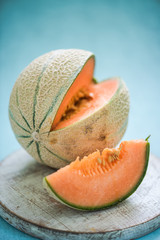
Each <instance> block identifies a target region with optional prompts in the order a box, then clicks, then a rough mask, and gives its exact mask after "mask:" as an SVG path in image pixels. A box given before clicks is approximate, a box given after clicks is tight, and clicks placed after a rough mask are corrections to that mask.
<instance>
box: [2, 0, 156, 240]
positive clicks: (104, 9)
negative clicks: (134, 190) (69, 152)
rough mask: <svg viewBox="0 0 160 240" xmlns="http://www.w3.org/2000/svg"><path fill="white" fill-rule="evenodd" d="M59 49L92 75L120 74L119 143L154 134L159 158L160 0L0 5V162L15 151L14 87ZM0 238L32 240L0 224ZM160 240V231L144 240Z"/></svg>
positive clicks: (38, 0)
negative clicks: (123, 95)
mask: <svg viewBox="0 0 160 240" xmlns="http://www.w3.org/2000/svg"><path fill="white" fill-rule="evenodd" d="M60 48H80V49H85V50H90V51H92V52H94V53H95V55H96V69H95V77H96V78H97V79H99V80H102V79H105V78H108V77H111V76H121V77H122V78H123V79H124V80H125V82H126V84H127V86H128V88H129V91H130V99H131V110H130V117H129V124H128V129H127V131H126V134H125V136H124V139H138V138H146V137H147V136H148V135H149V134H151V138H150V142H151V152H152V153H154V154H155V155H157V156H159V157H160V152H159V150H160V144H159V135H160V1H159V0H144V1H143V0H134V1H127V0H114V1H112V0H109V1H105V0H104V1H102V0H92V1H89V0H88V1H86V0H79V1H75V0H66V1H54V0H45V1H43V0H34V1H33V0H14V1H13V0H6V1H5V0H1V1H0V129H1V138H0V160H2V159H3V158H4V157H6V156H7V155H8V154H10V153H12V152H13V151H15V150H17V149H19V148H20V145H19V144H18V143H17V141H16V139H15V137H14V135H13V132H12V130H11V127H10V123H9V120H8V102H9V96H10V93H11V90H12V87H13V84H14V82H15V80H16V78H17V77H18V75H19V73H20V72H21V71H22V69H23V68H24V67H25V66H26V65H28V64H29V63H30V62H31V61H32V60H33V59H34V58H36V57H38V56H39V55H41V54H44V53H45V52H48V51H51V50H54V49H60ZM0 239H3V240H10V239H14V240H24V239H27V240H31V239H35V238H32V237H30V236H28V235H26V234H24V233H22V232H20V231H18V230H16V229H14V228H13V227H12V226H10V225H9V224H8V223H6V222H5V221H4V220H3V219H1V218H0ZM141 239H143V240H150V239H152V240H155V239H156V240H158V239H160V230H156V231H155V232H153V233H151V234H149V235H147V236H145V237H142V238H141Z"/></svg>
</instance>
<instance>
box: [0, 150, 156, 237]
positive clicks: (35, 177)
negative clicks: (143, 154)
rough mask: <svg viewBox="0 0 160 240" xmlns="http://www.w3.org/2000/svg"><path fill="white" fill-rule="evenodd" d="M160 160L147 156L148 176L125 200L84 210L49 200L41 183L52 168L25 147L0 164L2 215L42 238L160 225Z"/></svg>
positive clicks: (130, 232)
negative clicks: (41, 162) (38, 161)
mask: <svg viewBox="0 0 160 240" xmlns="http://www.w3.org/2000/svg"><path fill="white" fill-rule="evenodd" d="M159 169H160V160H159V159H158V158H156V157H155V156H153V155H151V156H150V162H149V167H148V170H147V174H146V177H145V179H144V181H143V182H142V184H141V185H140V187H139V188H138V190H137V191H136V192H135V193H134V194H133V195H132V196H131V197H129V198H128V199H127V200H125V201H123V202H122V203H120V204H118V205H117V206H114V207H111V208H109V209H106V210H101V211H96V212H83V211H77V210H74V209H70V208H68V207H67V206H64V205H61V204H60V203H58V202H56V201H55V200H53V199H52V198H51V197H50V196H49V195H48V193H47V192H46V190H45V189H43V186H42V179H43V177H44V176H46V175H48V174H50V173H52V172H53V169H51V168H48V167H46V166H43V165H40V164H38V163H36V162H35V161H34V160H33V159H32V158H31V157H30V156H29V155H28V154H27V153H26V152H25V151H24V150H19V151H18V152H15V153H13V154H12V155H10V156H9V157H7V158H6V159H5V160H4V161H2V162H1V164H0V215H1V216H2V217H3V218H4V219H5V220H6V221H7V222H8V223H10V224H11V225H13V226H14V227H16V228H18V229H19V230H21V231H23V232H25V233H28V234H30V235H32V236H35V237H38V238H40V239H47V240H50V239H56V240H59V239H65V240H66V239H69V240H73V239H75V240H80V239H81V240H82V239H83V240H85V239H92V240H94V239H96V240H98V239H100V240H102V239H119V240H120V239H123V240H125V239H133V238H138V237H141V236H144V235H145V234H148V233H150V232H152V231H154V230H155V229H157V228H158V227H160V188H159V186H160V171H159Z"/></svg>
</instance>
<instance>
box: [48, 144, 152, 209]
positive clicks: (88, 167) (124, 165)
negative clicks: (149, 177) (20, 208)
mask: <svg viewBox="0 0 160 240" xmlns="http://www.w3.org/2000/svg"><path fill="white" fill-rule="evenodd" d="M148 158H149V143H148V142H147V141H145V140H132V141H124V142H122V143H121V144H120V146H119V148H117V149H108V148H106V149H104V150H103V152H102V154H100V152H99V151H97V152H94V153H92V154H90V155H89V156H88V157H84V158H83V159H82V160H81V161H80V160H79V159H78V158H77V159H76V161H74V162H72V163H71V164H70V165H68V166H66V167H64V168H61V169H60V170H58V171H57V172H55V173H53V174H51V175H49V176H47V177H46V178H45V180H46V182H47V184H48V185H49V187H50V189H51V190H52V192H53V193H54V195H55V196H56V197H57V198H59V199H60V201H61V202H64V203H65V204H67V205H70V206H71V207H75V208H79V209H84V210H87V209H98V208H103V207H106V206H110V205H113V204H115V203H117V202H119V201H121V200H123V199H125V198H127V197H128V196H129V195H130V194H132V193H133V192H134V191H135V189H136V188H137V187H138V186H139V184H140V182H141V181H142V179H143V177H144V175H145V172H146V169H147V163H148Z"/></svg>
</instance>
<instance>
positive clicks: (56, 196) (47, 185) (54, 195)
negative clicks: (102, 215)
mask: <svg viewBox="0 0 160 240" xmlns="http://www.w3.org/2000/svg"><path fill="white" fill-rule="evenodd" d="M149 154H150V143H149V142H148V141H147V143H146V154H145V165H144V169H143V172H142V174H141V176H140V178H139V180H138V182H137V184H135V186H134V187H133V188H132V189H130V191H129V192H128V193H127V194H126V195H125V196H123V197H121V198H119V199H116V200H115V201H113V202H109V203H106V204H104V205H102V206H94V207H92V206H79V205H76V204H73V203H70V202H68V201H67V200H66V199H64V198H62V197H61V196H60V195H59V194H57V193H56V191H55V190H54V189H53V188H52V187H51V185H50V183H49V182H48V181H47V178H46V177H45V178H43V186H44V188H45V189H46V190H47V192H48V193H49V195H50V196H51V197H52V198H54V199H55V200H56V201H58V202H60V203H62V204H64V205H66V206H68V207H70V208H73V209H76V210H81V211H95V210H101V209H105V208H108V207H111V206H113V205H116V204H118V203H119V202H122V201H123V200H125V199H127V198H128V197H129V196H131V195H132V194H133V193H134V192H135V191H136V190H137V188H138V187H139V185H140V184H141V182H142V180H143V178H144V177H145V174H146V171H147V167H148V162H149ZM102 185H103V183H102Z"/></svg>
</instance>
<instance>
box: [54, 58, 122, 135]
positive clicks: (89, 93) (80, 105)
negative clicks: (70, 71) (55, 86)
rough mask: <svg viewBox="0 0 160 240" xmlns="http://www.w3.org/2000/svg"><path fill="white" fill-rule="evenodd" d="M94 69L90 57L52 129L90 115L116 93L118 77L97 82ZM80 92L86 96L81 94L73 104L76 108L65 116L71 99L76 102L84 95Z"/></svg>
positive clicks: (61, 106) (65, 99) (69, 92)
mask: <svg viewBox="0 0 160 240" xmlns="http://www.w3.org/2000/svg"><path fill="white" fill-rule="evenodd" d="M93 70H94V59H93V58H90V59H89V60H88V62H87V63H86V64H85V66H84V67H83V69H82V71H81V72H80V73H79V75H78V76H77V77H76V79H75V81H74V83H73V84H72V85H71V87H70V88H69V90H68V92H67V93H66V95H65V97H64V99H63V101H62V103H61V105H60V107H59V109H58V111H57V114H56V116H55V119H54V121H53V124H52V127H51V131H53V130H57V129H61V128H64V127H66V126H69V125H71V124H73V123H74V122H77V121H79V120H80V119H82V118H85V117H87V116H89V115H90V114H92V113H93V112H95V111H97V110H98V109H99V108H101V107H103V106H104V105H105V104H106V103H107V102H108V101H109V100H110V99H111V97H112V96H113V95H114V93H115V92H116V90H117V88H118V83H119V82H118V79H116V78H113V79H111V80H107V81H104V82H102V83H99V84H96V83H94V82H93V78H92V76H93ZM79 92H83V93H84V96H83V97H80V96H79V99H78V101H76V103H75V105H74V104H72V105H74V109H76V110H73V108H72V109H70V110H71V111H69V110H68V112H69V114H68V115H67V117H65V118H63V115H64V113H65V111H66V109H68V105H69V104H70V105H71V101H72V102H73V103H74V100H75V98H77V97H78V95H82V94H79ZM72 107H73V106H72Z"/></svg>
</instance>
